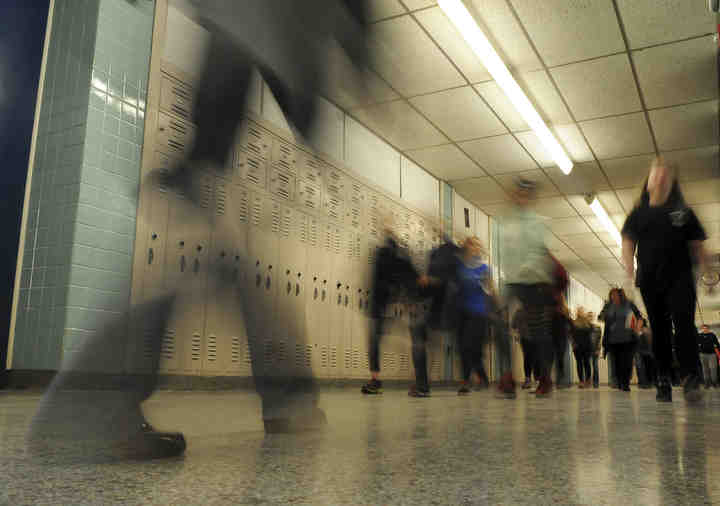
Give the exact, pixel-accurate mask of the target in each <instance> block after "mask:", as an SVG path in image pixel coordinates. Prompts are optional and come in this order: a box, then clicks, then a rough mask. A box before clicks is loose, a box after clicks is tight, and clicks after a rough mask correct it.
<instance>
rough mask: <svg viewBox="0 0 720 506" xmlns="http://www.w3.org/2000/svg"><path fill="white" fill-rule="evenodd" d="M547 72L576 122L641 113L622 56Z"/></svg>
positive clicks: (628, 63)
mask: <svg viewBox="0 0 720 506" xmlns="http://www.w3.org/2000/svg"><path fill="white" fill-rule="evenodd" d="M550 72H551V73H552V75H553V77H554V78H555V82H556V83H557V85H558V88H560V92H561V93H562V94H563V96H564V97H565V100H566V101H567V103H568V106H570V110H571V111H572V112H573V114H574V115H575V118H576V119H577V120H578V121H582V120H586V119H591V118H599V117H603V116H612V115H616V114H624V113H629V112H635V111H640V110H642V106H641V104H640V97H639V96H638V94H637V87H636V86H635V79H634V78H633V74H632V70H631V68H630V60H629V59H628V56H627V54H625V53H623V54H618V55H614V56H608V57H606V58H600V59H597V60H591V61H586V62H581V63H575V64H572V65H566V66H563V67H557V68H554V69H551V70H550Z"/></svg>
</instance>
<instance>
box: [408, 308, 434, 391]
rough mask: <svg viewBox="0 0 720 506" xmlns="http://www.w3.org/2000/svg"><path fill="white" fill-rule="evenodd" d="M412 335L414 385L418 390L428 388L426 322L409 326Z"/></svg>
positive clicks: (426, 389)
mask: <svg viewBox="0 0 720 506" xmlns="http://www.w3.org/2000/svg"><path fill="white" fill-rule="evenodd" d="M410 336H411V337H412V359H413V367H415V385H416V387H417V389H418V390H419V391H422V392H427V391H428V390H430V381H429V380H428V371H427V341H428V325H427V323H426V322H422V323H419V324H417V325H413V326H412V327H410Z"/></svg>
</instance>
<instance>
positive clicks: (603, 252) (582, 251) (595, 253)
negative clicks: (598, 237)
mask: <svg viewBox="0 0 720 506" xmlns="http://www.w3.org/2000/svg"><path fill="white" fill-rule="evenodd" d="M574 251H575V253H577V255H578V256H579V257H580V258H582V259H583V260H585V261H586V262H592V261H593V260H602V259H604V258H614V257H613V254H612V252H611V251H610V250H609V249H607V248H606V247H605V246H600V247H599V248H589V247H588V248H575V250H574Z"/></svg>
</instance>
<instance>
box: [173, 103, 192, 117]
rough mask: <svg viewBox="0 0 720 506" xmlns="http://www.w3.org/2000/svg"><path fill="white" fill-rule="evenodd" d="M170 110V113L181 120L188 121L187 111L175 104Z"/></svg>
mask: <svg viewBox="0 0 720 506" xmlns="http://www.w3.org/2000/svg"><path fill="white" fill-rule="evenodd" d="M170 108H171V109H172V112H174V113H175V114H177V115H178V116H180V117H181V118H183V119H188V120H189V119H190V111H188V110H187V109H186V108H185V107H181V106H179V105H177V104H172V105H171V106H170Z"/></svg>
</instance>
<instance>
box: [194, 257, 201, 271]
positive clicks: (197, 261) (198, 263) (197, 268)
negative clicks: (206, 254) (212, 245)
mask: <svg viewBox="0 0 720 506" xmlns="http://www.w3.org/2000/svg"><path fill="white" fill-rule="evenodd" d="M193 272H194V273H195V274H197V273H198V272H200V260H198V259H197V258H196V259H195V263H194V264H193Z"/></svg>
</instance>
